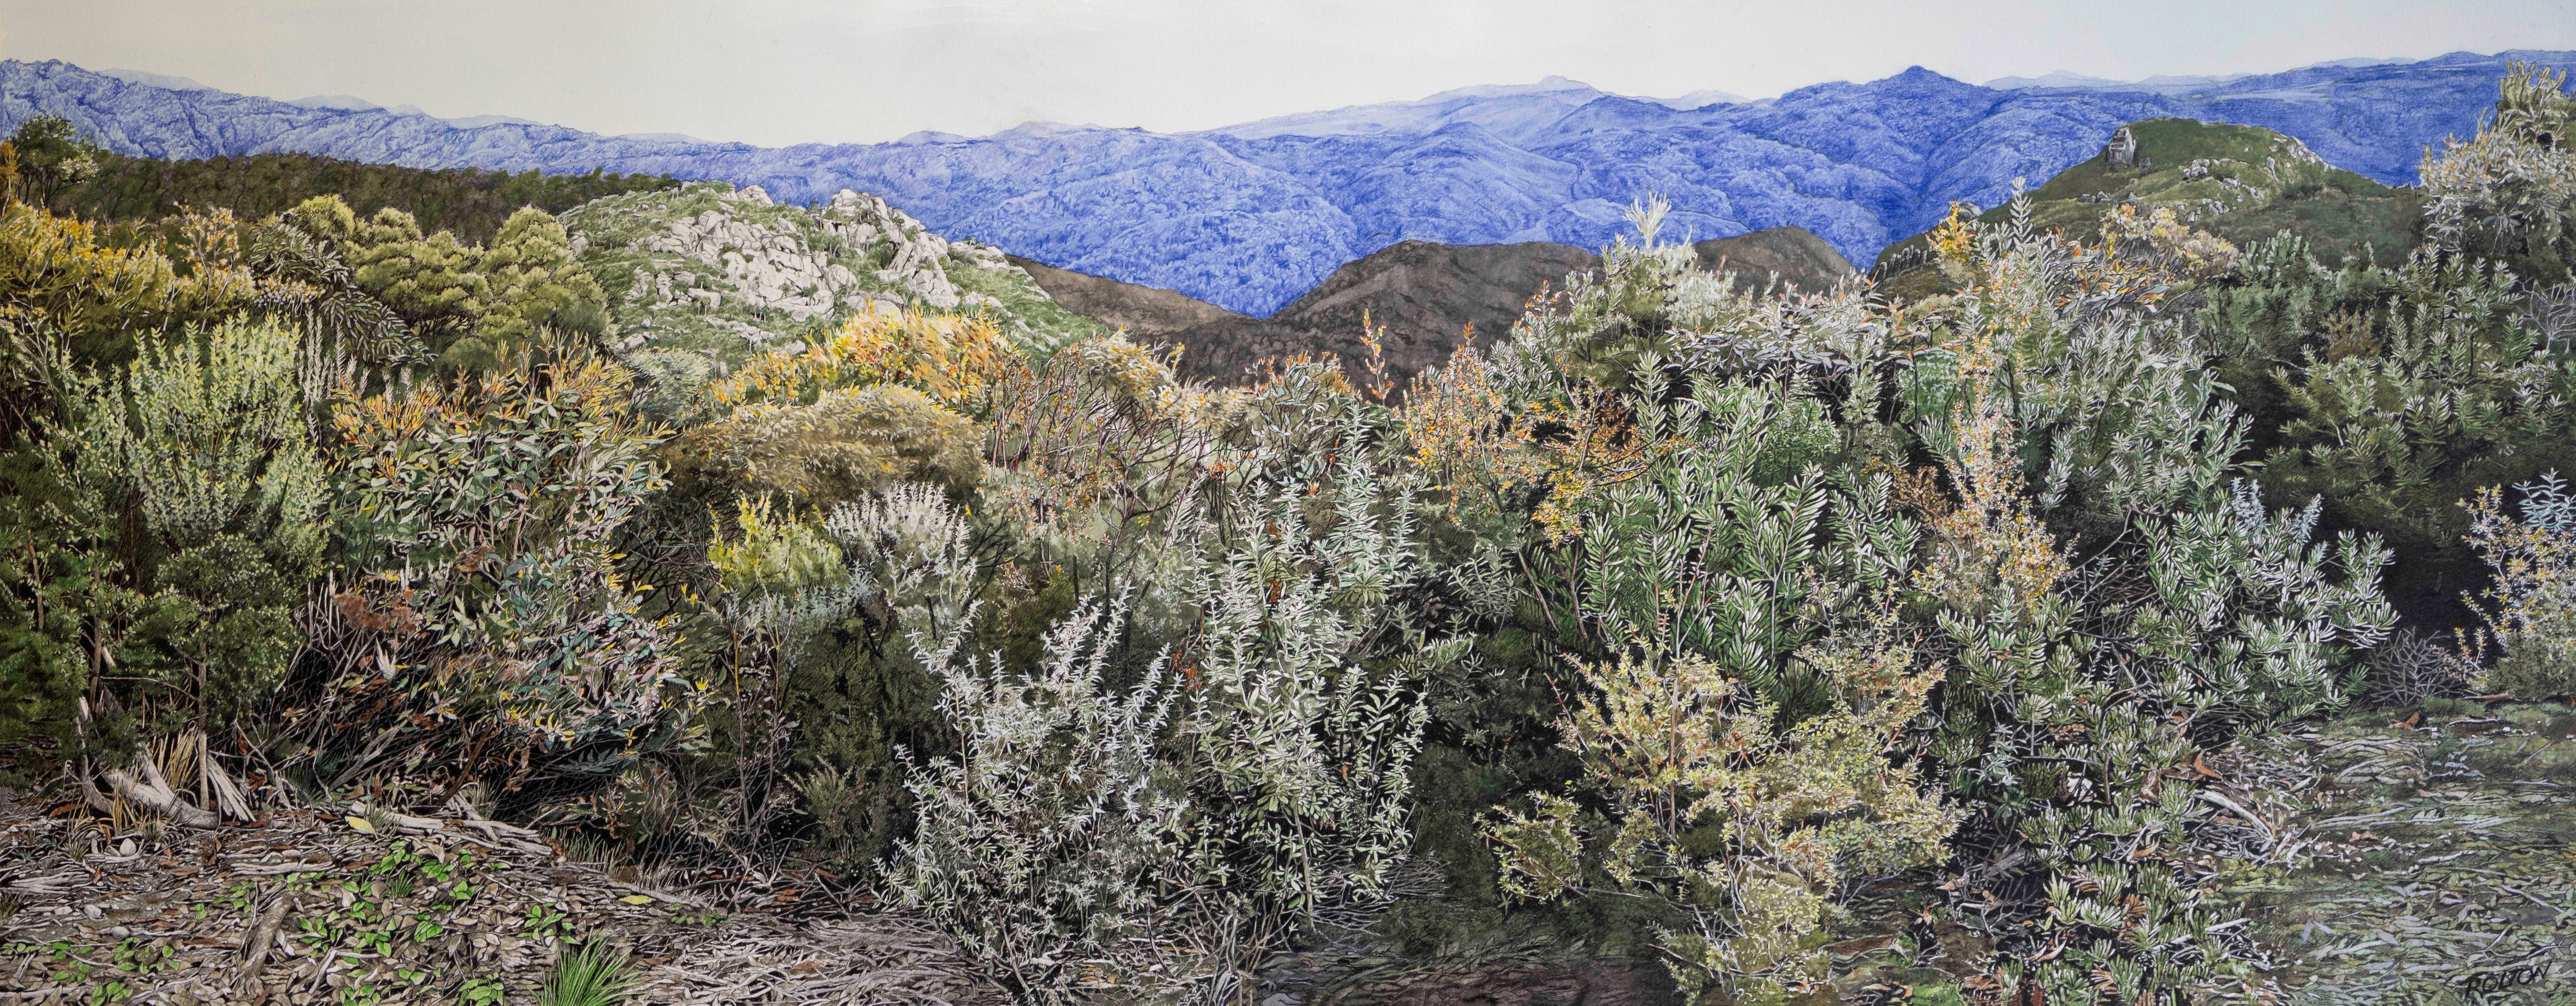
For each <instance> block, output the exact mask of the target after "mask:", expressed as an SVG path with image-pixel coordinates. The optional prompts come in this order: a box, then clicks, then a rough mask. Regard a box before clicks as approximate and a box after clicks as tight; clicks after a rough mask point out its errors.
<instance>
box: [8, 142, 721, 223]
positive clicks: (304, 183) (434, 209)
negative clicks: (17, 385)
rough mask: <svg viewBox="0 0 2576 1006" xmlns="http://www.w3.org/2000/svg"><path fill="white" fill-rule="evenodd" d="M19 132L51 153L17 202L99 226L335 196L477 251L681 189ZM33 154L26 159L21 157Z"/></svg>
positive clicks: (654, 181)
mask: <svg viewBox="0 0 2576 1006" xmlns="http://www.w3.org/2000/svg"><path fill="white" fill-rule="evenodd" d="M22 129H32V130H34V131H35V135H30V136H27V137H24V138H22V143H21V145H22V146H28V147H40V148H42V147H49V148H51V149H46V150H43V151H41V152H37V153H35V154H34V158H33V159H37V160H42V161H43V162H44V163H45V164H46V165H47V166H48V167H49V168H50V169H51V170H49V171H47V172H45V173H44V174H43V176H42V177H37V176H35V175H32V174H31V175H29V176H27V177H26V183H25V184H23V185H22V186H21V188H20V189H19V191H18V193H17V198H19V199H21V200H24V201H27V202H30V203H35V204H37V205H40V206H44V207H45V208H47V209H50V210H52V211H54V212H56V213H62V214H66V215H70V216H76V217H79V218H81V219H83V220H89V221H93V222H99V223H106V222H113V221H126V220H155V219H159V218H162V217H168V216H173V215H177V214H179V213H181V212H183V211H185V210H188V209H196V210H199V211H212V210H218V209H220V210H228V211H231V213H232V214H233V215H234V216H237V217H242V218H245V219H253V220H256V219H259V218H262V217H266V216H268V215H270V214H272V213H282V212H285V211H286V210H290V209H293V208H295V207H296V206H297V205H298V204H300V203H302V202H304V201H305V200H307V199H311V198H313V197H315V196H330V195H336V196H339V197H340V198H341V199H342V200H343V201H345V202H347V203H348V204H349V206H350V207H351V208H352V209H354V210H355V211H356V213H357V215H358V216H360V217H372V216H374V215H376V213H377V211H379V210H384V209H397V210H401V211H403V212H405V213H409V214H411V216H412V217H413V219H414V220H416V221H418V222H419V224H420V226H421V227H423V228H425V229H427V230H430V231H442V230H444V231H453V232H455V234H456V235H457V237H458V238H459V239H460V240H463V241H466V242H469V243H481V242H486V241H490V240H492V237H493V235H495V234H498V233H500V230H501V225H502V224H503V223H505V222H507V221H508V220H509V218H510V214H512V213H514V212H517V211H518V209H519V208H520V207H523V206H534V207H536V208H538V209H541V210H544V211H546V212H548V213H557V214H559V213H562V212H564V211H566V210H569V209H572V208H573V207H576V206H580V205H582V204H583V203H587V202H590V201H591V200H594V199H600V198H604V197H607V196H613V195H618V194H621V193H626V192H652V191H659V190H664V189H672V188H677V187H679V184H680V183H679V182H678V181H677V180H675V179H673V178H671V177H669V176H667V175H611V174H606V173H603V172H598V171H593V172H591V173H590V174H587V175H543V174H539V173H537V172H535V171H522V172H518V173H516V174H512V173H510V172H507V171H486V170H483V169H481V168H446V169H437V170H432V169H428V168H406V167H401V166H399V165H392V164H360V163H357V162H355V161H341V160H334V159H332V158H328V157H316V156H314V155H311V154H283V153H281V154H249V155H245V156H241V157H210V158H205V159H203V160H190V161H165V160H159V159H156V158H150V157H129V156H126V155H124V154H119V153H116V152H114V151H109V150H104V149H99V148H97V147H95V146H91V145H88V144H84V143H80V142H79V138H78V137H77V136H76V135H73V134H72V133H71V132H70V130H69V128H68V124H67V123H65V122H64V120H62V119H59V118H53V117H47V116H39V117H37V118H36V119H33V120H30V121H29V123H28V124H27V126H25V127H22ZM39 137H41V138H39ZM27 140H32V141H35V142H33V143H26V142H24V141H27ZM29 154H30V151H22V152H21V156H22V157H25V156H28V155H29Z"/></svg>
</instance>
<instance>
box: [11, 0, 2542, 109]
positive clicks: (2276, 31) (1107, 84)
mask: <svg viewBox="0 0 2576 1006" xmlns="http://www.w3.org/2000/svg"><path fill="white" fill-rule="evenodd" d="M2106 12H2107V13H2106ZM2501 49H2576V2H2571V0H2344V2H2336V0H2170V2H2156V3H2150V4H2138V3H2120V4H2111V3H2104V2H2101V0H2031V2H2009V0H1959V2H1946V3H1945V2H1926V0H1865V2H1836V0H1785V2H1781V0H1774V2H1762V3H1744V2H1734V0H1256V2H1241V0H685V2H683V0H0V58H10V59H21V60H42V59H62V60H68V61H71V62H73V63H77V64H80V65H82V66H85V67H88V68H91V69H106V68H120V69H133V70H144V71H149V72H153V73H163V74H172V75H176V76H182V77H190V78H194V79H196V80H198V81H200V82H203V83H205V84H207V85H210V86H213V87H218V88H222V89H225V90H229V91H239V92H244V93H249V94H262V95H268V96H271V97H278V98H290V99H291V98H300V97H304V96H307V95H317V94H348V95H355V96H358V97H361V98H365V99H367V100H370V101H374V102H377V103H379V104H384V105H401V104H410V105H418V106H420V107H422V108H424V109H426V110H427V111H429V112H430V113H431V114H434V115H443V116H462V115H482V114H502V115H515V116H521V117H524V118H529V119H535V120H538V121H542V122H554V123H561V124H563V125H567V126H573V127H576V128H580V129H585V130H591V131H594V132H601V133H648V132H675V133H687V134H690V135H694V136H699V137H704V138H708V139H721V140H744V141H749V142H753V143H759V144H764V145H780V144H789V143H800V142H858V141H876V140H886V139H892V138H894V137H897V136H901V135H903V134H905V133H909V132H912V131H914V130H918V129H936V130H942V131H946V132H953V133H965V134H970V135H981V134H984V133H989V132H992V131H995V130H998V129H1005V128H1008V127H1010V126H1013V125H1016V124H1018V123H1021V122H1025V121H1031V120H1048V121H1058V122H1072V123H1096V124H1099V125H1106V126H1143V127H1146V128H1148V129H1155V130H1165V131H1175V130H1188V129H1201V128H1208V127H1213V126H1219V125H1224V124H1227V123H1233V122H1241V121H1246V120H1250V119H1256V118H1261V117H1265V116H1271V115H1280V114H1285V113H1290V112H1302V111H1313V110H1319V109H1325V108H1332V107H1338V106H1342V105H1352V104H1362V103H1367V102H1376V101H1391V100H1404V99H1411V98H1419V97H1422V96H1424V95H1428V94H1430V93H1433V92H1436V91H1442V90H1446V89H1449V88H1453V87H1462V86H1468V85H1475V84H1503V83H1527V82H1531V81H1536V80H1538V79H1539V78H1541V77H1545V76H1549V75H1552V74H1553V75H1563V76H1567V77H1571V78H1574V79H1576V80H1581V81H1584V82H1587V83H1590V84H1592V85H1593V86H1596V87H1599V88H1602V89H1603V90H1607V91H1613V92H1617V93H1622V94H1633V95H1643V96H1650V97H1669V96H1676V95H1680V94H1684V93H1688V92H1692V91H1698V90H1704V89H1715V90H1722V91H1730V92H1733V93H1736V94H1740V95H1745V96H1749V97H1764V96H1769V95H1775V94H1779V93H1781V92H1783V91H1787V90H1791V89H1794V88H1798V87H1803V86H1806V85H1808V84H1814V83H1819V82H1823V81H1830V80H1855V81H1857V80H1871V79H1876V78H1878V77H1883V76H1886V75H1888V74H1891V73H1895V72H1898V71H1900V70H1903V69H1904V68H1906V67H1907V66H1912V65H1917V64H1919V65H1922V66H1926V67H1929V68H1931V69H1934V70H1937V71H1940V72H1942V73H1945V74H1948V75H1950V76H1952V77H1956V78H1959V79H1961V80H1967V81H1971V82H1982V81H1985V80H1988V79H1991V78H1995V77H2002V76H2037V75H2039V74H2043V73H2046V72H2049V71H2052V70H2060V69H2063V70H2072V71H2075V72H2077V73H2084V74H2092V75H2096V76H2102V77H2110V78H2114V79H2120V80H2131V79H2136V78H2139V77H2144V76H2148V75H2152V74H2218V73H2238V72H2266V71H2273V70H2283V69H2289V68H2291V67H2296V66H2303V65H2307V64H2310V63H2316V62H2322V61H2325V60H2331V59H2343V58H2348V57H2356V56H2374V57H2408V58H2423V57H2427V56H2435V55H2440V54H2442V53H2445V52H2453V51H2459V50H2469V51H2475V52H2495V51H2497V50H2501Z"/></svg>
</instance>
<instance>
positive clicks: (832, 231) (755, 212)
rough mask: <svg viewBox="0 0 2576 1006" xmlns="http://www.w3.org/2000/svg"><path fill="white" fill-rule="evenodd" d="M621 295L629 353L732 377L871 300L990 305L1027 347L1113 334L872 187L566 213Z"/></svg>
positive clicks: (625, 202) (593, 263)
mask: <svg viewBox="0 0 2576 1006" xmlns="http://www.w3.org/2000/svg"><path fill="white" fill-rule="evenodd" d="M563 222H564V225H565V226H566V227H567V228H569V229H570V231H571V233H572V234H573V241H574V247H575V248H576V249H577V250H578V251H579V254H580V256H581V259H582V261H583V263H584V264H586V265H588V266H589V267H590V270H591V272H592V273H593V274H595V275H597V276H599V277H600V280H601V283H602V284H603V285H604V286H605V287H607V289H608V291H609V310H610V313H611V315H612V316H613V317H614V318H615V320H616V322H617V328H618V331H619V332H620V333H621V336H620V338H619V340H618V342H617V344H616V346H615V348H616V349H617V350H618V351H619V352H621V353H626V354H630V355H634V354H642V353H669V352H685V353H692V354H697V355H701V356H704V357H706V358H707V359H709V360H710V361H712V362H713V363H714V364H715V366H716V369H717V370H719V371H722V370H724V369H727V368H730V367H732V366H734V365H736V364H739V363H741V362H742V361H743V360H745V359H747V358H749V357H751V356H753V355H756V354H760V353H767V352H775V351H787V352H794V351H797V350H800V349H803V348H804V346H805V344H807V343H810V342H813V341H815V339H816V338H817V337H819V336H820V335H821V334H822V333H824V332H826V331H828V330H829V329H830V328H831V327H832V326H833V325H834V324H836V323H837V322H838V321H839V319H840V318H842V317H843V316H846V315H847V314H849V313H851V312H854V311H858V310H862V309H864V308H866V307H867V306H868V305H870V304H871V303H883V304H886V305H891V306H895V307H912V308H927V309H934V310H942V311H985V312H991V313H993V314H995V315H997V316H998V317H997V319H996V320H997V322H998V323H999V325H1000V327H1001V328H1002V329H1003V331H1005V332H1007V333H1010V334H1011V335H1013V336H1014V337H1015V338H1017V339H1019V340H1020V341H1022V342H1025V343H1035V344H1039V345H1053V344H1056V343H1060V342H1062V341H1064V340H1066V339H1069V338H1073V337H1078V336H1081V335H1085V334H1091V333H1095V332H1098V331H1101V330H1102V329H1101V327H1100V326H1099V325H1098V324H1097V323H1095V322H1093V321H1091V320H1090V319H1088V318H1084V317H1082V316H1081V315H1077V314H1074V313H1073V312H1071V311H1068V310H1065V309H1064V308H1062V307H1059V306H1057V305H1056V304H1055V303H1053V302H1052V301H1051V300H1050V299H1049V298H1048V297H1047V294H1046V291H1044V290H1043V289H1040V288H1039V287H1038V285H1037V283H1036V281H1034V280H1032V279H1030V278H1029V274H1028V273H1027V272H1024V271H1022V270H1021V269H1020V268H1019V267H1018V266H1015V265H1012V264H1011V263H1010V262H1009V261H1007V260H1005V259H1004V257H1003V255H1002V252H1001V250H1000V249H998V248H993V247H990V246H988V245H984V244H980V243H977V242H972V241H950V240H948V239H946V238H943V237H941V236H939V235H937V234H934V233H931V232H930V230H929V229H928V228H926V227H923V226H922V224H921V222H920V221H918V220H915V219H913V218H912V217H911V216H909V215H907V214H905V213H904V212H903V211H902V210H898V209H895V208H894V207H892V206H890V205H887V203H886V201H885V200H883V199H880V198H877V197H876V196H873V195H867V194H864V193H858V192H852V191H850V190H848V189H843V190H841V191H840V192H839V193H837V194H835V195H834V196H833V197H832V198H831V200H830V201H829V202H826V203H824V204H822V205H819V206H816V207H813V208H810V209H809V208H806V207H801V206H788V205H782V204H780V203H778V202H776V201H774V200H772V199H770V198H769V194H768V193H767V192H765V191H763V190H762V189H761V187H760V186H757V185H754V186H751V187H749V188H745V189H741V190H739V191H737V190H735V189H734V188H733V187H732V186H730V185H727V184H725V183H723V182H698V183H693V184H690V185H687V186H684V187H682V188H679V189H676V190H672V191H666V192H643V193H630V194H627V195H622V196H612V197H610V198H607V199H602V200H598V201H596V202H593V203H589V204H586V205H584V206H581V207H578V208H575V209H573V210H572V211H570V212H567V213H565V214H564V216H563Z"/></svg>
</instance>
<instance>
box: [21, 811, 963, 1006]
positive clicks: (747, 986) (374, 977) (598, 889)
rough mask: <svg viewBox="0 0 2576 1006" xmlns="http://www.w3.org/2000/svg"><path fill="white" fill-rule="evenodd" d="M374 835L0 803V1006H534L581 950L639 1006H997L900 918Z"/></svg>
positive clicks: (468, 826) (481, 835) (307, 819)
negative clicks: (632, 989)
mask: <svg viewBox="0 0 2576 1006" xmlns="http://www.w3.org/2000/svg"><path fill="white" fill-rule="evenodd" d="M377 822H378V823H377V824H376V826H374V827H372V828H371V827H361V826H360V825H362V824H368V823H369V822H368V821H367V819H366V818H362V817H355V816H353V815H349V814H347V813H345V812H344V811H339V810H328V811H300V812H291V813H278V814H276V815H274V816H272V817H270V818H268V819H266V820H264V821H259V822H256V823H252V824H230V825H225V826H222V827H218V828H211V829H202V830H200V829H182V828H175V827H174V828H170V829H168V830H166V831H162V832H159V833H157V834H140V833H138V834H127V835H103V834H100V833H99V830H98V829H97V828H96V827H95V825H96V824H97V823H98V822H96V821H95V820H73V819H67V818H64V817H56V816H50V815H48V814H45V813H43V812H42V809H41V808H37V807H34V806H31V805H29V804H26V803H23V802H19V801H15V800H12V799H8V798H7V797H6V795H5V791H0V909H8V908H9V906H11V905H14V909H10V910H7V911H6V912H5V914H0V1003H8V1004H16V1003H45V1004H53V1003H62V1004H70V1003H81V1004H90V1003H102V1002H131V1003H138V1004H164V1003H166V1004H179V1006H194V1004H199V1003H261V1004H267V1006H312V1004H332V1006H343V1004H348V1006H359V1004H371V1006H380V1004H397V1003H421V1004H429V1003H437V1004H441V1006H445V1004H452V1003H460V1002H462V1003H478V1002H490V1003H520V1002H533V1001H535V999H534V997H535V993H536V990H537V987H538V985H539V983H540V982H542V981H543V980H544V978H545V976H546V974H547V972H548V970H549V969H550V968H551V966H552V964H553V961H554V959H555V956H556V955H557V954H558V953H559V952H560V951H561V950H562V949H563V948H564V947H565V946H566V945H567V944H571V943H578V942H581V941H586V940H598V941H601V942H604V943H607V944H609V945H611V946H615V947H620V948H623V949H625V950H627V951H628V952H629V953H630V954H631V955H632V959H633V960H634V962H635V968H636V973H637V975H638V977H639V978H640V979H641V981H642V988H641V990H640V1000H639V1001H643V1002H653V1003H673V1004H700V1003H704V1004H715V1003H798V1004H808V1003H811V1004H826V1003H829V1004H914V1003H961V1004H962V1003H999V1002H1003V1001H1006V997H1004V996H1002V995H1001V994H1000V992H999V991H998V990H997V989H995V988H993V987H992V986H991V985H989V984H987V983H985V982H983V981H982V980H980V979H979V978H978V977H977V976H976V972H975V971H974V969H973V968H972V967H971V966H970V965H969V963H968V962H967V961H966V960H965V959H964V958H963V957H961V956H960V955H959V954H958V953H957V952H956V949H955V947H954V946H953V945H951V944H950V943H949V942H948V941H946V940H945V939H944V938H942V937H940V936H939V935H938V934H936V933H934V932H932V931H931V930H930V929H928V928H927V927H926V926H923V925H922V924H920V923H919V922H917V921H914V920H910V919H903V918H895V917H884V916H872V915H853V916H847V917H840V918H829V919H806V918H789V917H785V916H783V915H779V914H774V913H771V912H766V911H761V910H756V909H755V910H728V911H722V912H719V911H715V910H709V909H704V908H702V907H700V906H699V904H698V903H697V901H696V899H691V898H689V897H687V896H686V895H685V894H676V893H671V892H661V893H658V894H651V893H639V891H643V890H644V888H642V887H640V886H639V885H636V884H633V883H629V882H621V881H619V880H617V879H614V878H611V877H609V876H608V875H606V874H603V873H601V872H599V871H597V870H594V869H590V868H588V867H586V866H583V865H581V864H575V863H568V862H566V861H564V860H563V859H562V858H561V856H560V854H558V853H555V852H554V851H553V850H552V849H551V848H548V847H545V846H542V845H539V844H538V843H536V842H533V841H530V836H528V835H526V834H524V833H521V834H511V833H509V832H505V831H501V830H499V829H496V828H489V827H480V826H477V825H476V824H474V823H473V822H470V821H457V822H439V821H433V820H429V819H419V818H402V819H401V820H399V821H398V822H392V824H391V826H390V827H387V826H383V822H384V817H383V816H382V815H379V817H378V819H377ZM513 831H515V829H513ZM451 833H452V834H451ZM478 839H480V840H478ZM271 920H274V921H273V923H272V924H270V925H267V926H263V925H262V923H264V922H271ZM263 928H265V929H266V930H267V931H268V934H269V936H268V939H267V940H265V941H264V945H263V941H261V940H260V939H258V936H259V933H258V931H259V930H261V929H263ZM253 967H256V969H257V970H256V971H252V970H251V968H253Z"/></svg>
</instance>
